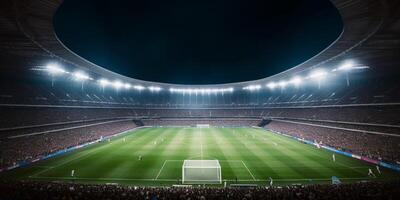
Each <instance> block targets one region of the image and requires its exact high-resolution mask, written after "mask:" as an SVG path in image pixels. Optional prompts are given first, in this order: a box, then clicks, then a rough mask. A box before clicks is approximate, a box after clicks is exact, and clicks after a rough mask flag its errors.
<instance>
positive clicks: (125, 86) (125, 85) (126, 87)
mask: <svg viewBox="0 0 400 200" xmlns="http://www.w3.org/2000/svg"><path fill="white" fill-rule="evenodd" d="M131 87H132V86H131V84H129V83H125V84H124V88H125V89H127V90H129V89H131Z"/></svg>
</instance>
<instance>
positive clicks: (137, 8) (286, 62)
mask: <svg viewBox="0 0 400 200" xmlns="http://www.w3.org/2000/svg"><path fill="white" fill-rule="evenodd" d="M54 24H55V29H56V32H57V35H58V36H59V38H60V39H61V41H63V43H64V44H65V45H66V46H67V47H68V48H70V49H71V50H73V51H74V52H76V53H77V54H79V55H80V56H82V57H84V58H86V59H88V60H90V61H92V62H94V63H96V64H98V65H100V66H103V67H105V68H107V69H109V70H112V71H114V72H117V73H120V74H123V75H126V76H130V77H133V78H137V79H142V80H148V81H158V82H167V83H181V84H212V83H229V82H238V81H247V80H254V79H260V78H264V77H267V76H270V75H273V74H276V73H279V72H281V71H283V70H285V69H288V68H291V67H293V66H295V65H297V64H299V63H302V62H304V61H305V60H307V59H309V58H311V57H312V56H314V55H315V54H317V53H319V52H320V51H321V50H323V49H324V48H326V47H327V46H328V45H329V44H331V43H332V42H333V41H334V40H336V39H337V37H338V36H339V35H340V33H341V31H342V22H341V18H340V15H339V13H338V11H337V10H336V8H335V7H334V6H333V5H332V4H331V2H330V1H328V0H279V1H268V0H84V1H82V0H65V1H64V3H63V4H62V6H61V7H60V9H59V11H58V12H57V14H56V16H55V21H54Z"/></svg>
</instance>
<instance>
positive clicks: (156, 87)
mask: <svg viewBox="0 0 400 200" xmlns="http://www.w3.org/2000/svg"><path fill="white" fill-rule="evenodd" d="M147 89H149V90H150V91H151V92H159V91H161V90H162V88H161V87H158V86H149V87H147Z"/></svg>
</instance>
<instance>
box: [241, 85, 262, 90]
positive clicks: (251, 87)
mask: <svg viewBox="0 0 400 200" xmlns="http://www.w3.org/2000/svg"><path fill="white" fill-rule="evenodd" d="M243 89H244V90H250V91H255V90H259V89H261V85H249V86H246V87H243Z"/></svg>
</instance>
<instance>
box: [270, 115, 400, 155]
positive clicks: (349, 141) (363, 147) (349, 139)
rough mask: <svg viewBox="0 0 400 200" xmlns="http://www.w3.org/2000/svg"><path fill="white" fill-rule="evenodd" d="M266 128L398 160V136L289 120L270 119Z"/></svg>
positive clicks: (344, 148)
mask: <svg viewBox="0 0 400 200" xmlns="http://www.w3.org/2000/svg"><path fill="white" fill-rule="evenodd" d="M266 128H268V129H270V130H273V131H276V132H280V133H285V134H288V135H291V136H294V137H297V138H303V139H306V140H309V141H316V142H318V143H322V144H323V145H326V146H330V147H333V148H336V149H340V150H343V151H345V152H349V153H354V154H357V155H361V156H365V157H368V158H372V159H376V160H382V161H387V162H391V163H399V161H400V137H393V136H385V135H377V134H368V133H362V132H353V131H346V130H339V129H332V128H324V127H318V126H312V125H304V124H296V123H291V122H290V121H272V122H271V123H269V124H268V125H267V126H266Z"/></svg>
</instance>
